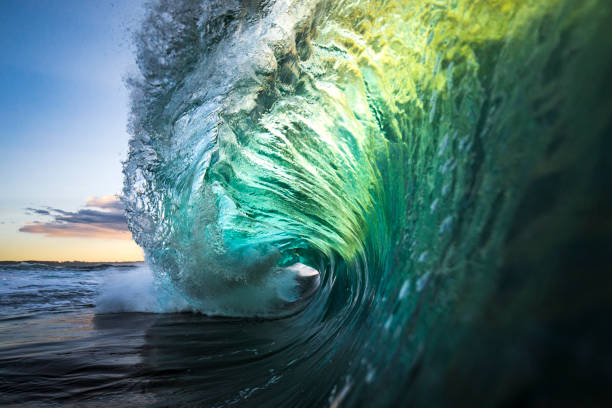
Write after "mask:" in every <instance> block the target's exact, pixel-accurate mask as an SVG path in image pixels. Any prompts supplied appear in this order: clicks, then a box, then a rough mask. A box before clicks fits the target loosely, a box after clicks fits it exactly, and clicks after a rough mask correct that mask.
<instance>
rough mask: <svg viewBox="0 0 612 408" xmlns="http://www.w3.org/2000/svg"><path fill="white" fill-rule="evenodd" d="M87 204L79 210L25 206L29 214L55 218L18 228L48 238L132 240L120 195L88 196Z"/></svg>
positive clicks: (33, 222)
mask: <svg viewBox="0 0 612 408" xmlns="http://www.w3.org/2000/svg"><path fill="white" fill-rule="evenodd" d="M85 207H87V208H84V209H81V210H78V211H65V210H62V209H59V208H52V207H45V208H26V209H25V210H26V212H27V213H29V214H33V215H42V216H47V217H52V220H51V221H47V222H42V221H32V222H30V223H28V224H26V225H24V226H23V227H21V228H19V231H20V232H27V233H31V234H43V235H45V236H47V237H78V238H110V239H128V240H129V239H132V235H131V233H130V231H129V230H128V227H127V221H126V219H125V215H124V208H125V207H124V205H123V203H122V202H121V199H120V198H119V197H118V196H116V195H107V196H102V197H89V199H88V200H87V202H86V203H85Z"/></svg>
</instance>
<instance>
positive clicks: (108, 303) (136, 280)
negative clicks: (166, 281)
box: [96, 265, 191, 314]
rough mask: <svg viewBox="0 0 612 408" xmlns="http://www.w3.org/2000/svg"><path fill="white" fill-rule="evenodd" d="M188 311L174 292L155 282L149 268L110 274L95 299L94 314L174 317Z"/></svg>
mask: <svg viewBox="0 0 612 408" xmlns="http://www.w3.org/2000/svg"><path fill="white" fill-rule="evenodd" d="M188 310H191V307H190V306H189V304H188V303H187V302H186V301H185V300H184V299H183V298H181V297H180V295H178V294H177V293H176V292H175V291H170V290H168V289H167V288H164V287H163V285H161V284H160V283H159V282H156V281H155V278H154V276H153V272H152V271H151V269H150V268H149V267H148V266H144V265H143V266H139V267H137V268H135V269H129V270H127V271H125V270H120V269H116V270H109V273H108V275H107V276H106V277H105V279H104V281H103V283H102V285H101V288H100V292H99V295H98V297H97V298H96V313H100V314H103V313H121V312H147V313H177V312H182V311H188Z"/></svg>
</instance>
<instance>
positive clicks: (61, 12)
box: [0, 0, 143, 261]
mask: <svg viewBox="0 0 612 408" xmlns="http://www.w3.org/2000/svg"><path fill="white" fill-rule="evenodd" d="M142 14H143V7H142V1H141V0H117V1H107V0H4V1H3V6H2V13H1V14H0V50H1V53H0V90H1V92H0V155H1V156H0V157H1V160H0V192H1V194H0V260H60V261H65V260H80V261H128V260H129V261H134V260H140V259H142V251H141V250H140V248H138V246H137V245H136V244H135V243H134V242H133V240H132V239H131V234H130V233H129V231H128V230H127V226H126V224H125V218H124V216H123V208H122V205H121V202H120V201H119V199H118V197H117V195H118V194H120V193H121V189H122V184H123V176H122V173H121V162H122V161H123V160H125V158H126V154H127V145H128V140H129V135H128V133H127V130H126V127H127V117H128V111H129V101H128V91H127V89H126V87H125V85H124V78H125V77H126V75H127V74H128V73H130V72H134V71H135V69H136V68H135V64H134V54H133V47H132V42H131V38H132V34H131V33H132V31H133V30H134V29H136V28H137V27H138V21H139V20H140V19H141V16H142Z"/></svg>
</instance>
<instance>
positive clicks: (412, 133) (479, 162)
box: [124, 0, 612, 406]
mask: <svg viewBox="0 0 612 408" xmlns="http://www.w3.org/2000/svg"><path fill="white" fill-rule="evenodd" d="M610 8H611V6H610V4H608V2H605V1H586V0H585V1H564V0H556V1H546V2H531V1H521V0H515V1H501V0H499V1H494V0H491V1H461V0H454V1H410V0H405V1H399V0H398V1H392V0H389V1H382V0H381V1H352V2H350V1H337V2H327V1H314V0H312V1H276V2H274V1H261V2H258V1H254V2H238V1H236V2H214V1H213V2H194V1H182V2H178V3H176V2H167V1H161V2H156V3H154V4H153V5H151V8H150V12H149V17H148V18H147V19H146V21H145V22H144V24H143V27H142V28H141V30H140V32H139V34H138V35H137V46H138V55H137V62H138V64H139V68H140V75H139V76H136V77H133V78H132V79H131V80H130V86H131V89H132V117H131V123H130V128H131V132H132V135H133V138H132V140H131V142H130V153H129V158H128V160H127V161H126V163H125V168H124V173H125V189H124V196H125V203H126V206H127V215H128V222H129V226H130V229H131V230H132V232H133V235H134V238H135V240H136V241H137V242H138V244H139V245H141V246H142V247H143V248H144V250H145V253H146V258H147V262H148V263H149V265H150V266H151V268H152V269H153V270H154V272H155V276H156V284H157V285H158V286H159V288H160V293H162V295H160V298H159V302H160V304H163V303H164V302H166V301H167V299H165V297H168V298H174V297H176V296H179V297H181V298H182V299H183V300H184V301H186V302H187V303H188V304H189V308H190V309H192V310H196V311H199V312H201V313H203V314H205V315H212V316H229V317H247V318H281V317H287V316H290V318H289V319H290V320H284V321H282V320H281V322H284V323H278V324H280V325H286V327H284V328H283V331H282V332H284V333H286V335H287V336H288V337H289V338H294V339H298V338H299V339H300V340H299V344H294V343H291V344H293V345H292V346H287V351H284V349H283V348H273V351H270V352H269V354H270V355H269V360H266V362H267V363H266V364H265V365H264V366H265V369H266V370H270V369H272V370H273V375H272V374H270V375H271V376H270V378H268V377H267V376H266V378H268V380H270V379H274V378H276V380H275V381H272V380H270V381H272V382H270V383H268V382H266V383H265V384H263V383H262V384H259V385H257V384H258V383H257V381H255V380H253V381H254V383H253V384H250V385H249V386H248V387H247V388H248V389H249V390H253V389H255V388H257V389H262V390H263V389H265V390H271V391H270V392H272V393H273V395H276V397H277V398H278V401H283V402H284V403H288V402H289V401H291V402H292V404H293V405H292V406H312V405H315V406H318V405H324V404H329V405H330V406H338V404H340V403H342V404H347V405H363V406H376V405H380V406H392V405H394V404H397V403H399V402H406V403H407V402H411V403H413V404H417V405H418V404H424V403H425V402H426V401H430V402H431V403H432V404H433V405H437V404H442V405H444V404H445V403H449V401H450V402H453V401H454V402H465V401H477V400H478V398H479V397H478V396H479V395H480V398H482V400H481V402H484V403H486V404H490V405H495V404H499V403H501V402H508V401H522V400H521V399H520V398H522V397H521V396H523V394H521V393H526V394H525V395H527V396H528V397H525V398H528V400H529V398H535V397H534V395H536V396H537V395H540V394H538V392H542V393H544V394H542V395H544V397H542V398H544V401H549V400H550V399H546V398H548V397H549V394H550V395H555V393H554V392H552V391H550V390H549V389H548V388H546V387H545V386H541V385H542V384H549V383H550V384H549V388H550V389H551V390H557V388H555V387H557V386H558V389H565V390H566V391H565V392H566V393H567V392H569V391H568V390H569V388H564V387H562V386H561V385H560V384H565V380H564V379H561V378H557V377H555V376H554V375H552V374H551V375H550V376H549V370H550V371H551V372H552V371H554V370H553V367H556V365H555V364H553V362H555V361H556V359H557V358H560V356H561V355H562V354H563V351H564V350H568V349H569V350H573V344H574V342H573V340H571V339H574V340H575V341H576V342H578V340H577V339H575V338H574V337H572V336H577V334H576V333H578V332H580V330H578V329H576V331H574V330H571V329H570V328H571V327H573V326H572V325H574V324H575V325H577V326H578V323H576V322H577V321H585V322H586V321H588V319H586V316H590V317H591V318H593V319H597V318H598V317H597V316H599V315H598V314H597V313H595V312H594V310H597V311H599V312H601V310H602V308H603V306H602V305H603V304H605V299H607V295H606V293H607V292H605V291H604V289H603V288H606V287H607V286H608V285H606V284H604V282H607V280H605V279H608V280H609V278H601V279H602V280H601V281H600V282H601V285H599V287H601V289H596V288H595V287H597V286H598V285H593V284H592V283H593V281H597V280H598V279H594V278H593V280H591V278H589V277H588V276H590V275H589V272H584V271H596V272H593V273H602V272H601V271H603V270H605V269H606V265H608V266H609V263H606V262H605V261H604V259H605V257H604V256H603V254H605V252H606V250H605V248H604V246H605V244H603V243H606V242H608V238H609V237H610V226H609V225H610V224H609V221H608V220H609V217H608V215H607V213H606V212H605V209H609V204H610V200H609V193H608V191H609V188H608V181H607V176H606V175H607V174H609V170H610V162H609V159H607V158H606V152H608V151H610V150H609V148H610V143H609V140H610V126H611V124H610V118H611V113H612V104H611V101H612V98H611V97H610V95H611V93H610V92H612V90H611V88H610V85H609V81H608V80H607V79H608V74H609V73H610V72H612V71H611V66H612V65H611V62H612V61H611V56H612V54H611V53H610V50H612V43H611V42H612V32H611V31H610V26H611V25H610V22H612V19H611V12H612V11H611V9H610ZM578 271H583V274H581V275H580V274H578ZM597 276H599V275H597ZM587 289H588V290H587ZM591 289H592V290H591ZM587 292H588V293H591V294H593V293H595V295H593V296H590V295H589V296H587V295H586V293H587ZM163 294H165V295H163ZM568 299H572V300H568ZM585 299H589V300H588V301H587V300H585ZM598 302H599V303H598ZM591 313H595V314H591ZM577 316H582V317H580V318H578V317H577ZM551 321H555V322H557V323H559V324H560V325H561V326H555V325H550V324H549V323H550V322H551ZM288 322H289V323H288ZM270 324H273V323H270V322H269V321H268V322H267V323H262V326H260V328H259V329H258V328H257V325H255V326H254V327H253V328H252V331H249V333H251V334H252V333H260V332H258V330H267V329H266V327H268V325H270ZM564 324H566V325H567V327H566V326H564ZM585 324H587V323H585ZM592 324H594V325H595V326H597V324H595V323H592ZM213 326H214V325H213ZM275 327H276V326H275ZM597 327H599V326H597ZM211 330H214V329H213V328H211ZM539 330H540V331H541V333H540V332H539ZM566 331H567V333H566ZM536 332H537V333H539V334H537V333H536ZM560 332H563V333H566V334H565V335H564V337H563V336H562V337H563V338H567V339H570V340H568V343H567V344H565V345H560V346H559V347H558V348H555V347H552V349H551V350H553V351H551V352H550V353H551V354H547V353H549V352H544V351H542V350H543V349H544V348H543V347H542V346H540V345H539V344H540V343H539V342H543V343H544V344H549V341H550V340H551V339H555V338H557V337H558V336H557V335H558V334H559V333H560ZM568 333H569V334H568ZM571 333H574V334H571ZM276 335H280V334H276ZM245 336H246V337H245V344H242V345H241V346H240V347H242V348H248V347H249V344H248V339H249V338H250V337H249V336H248V335H245ZM255 337H257V336H255ZM508 338H513V339H515V340H516V344H515V343H512V344H513V345H512V347H511V345H510V344H508V343H507V339H508ZM600 338H601V337H600V336H596V337H594V338H593V339H591V340H584V341H586V342H587V346H585V347H587V348H589V347H595V345H598V344H599V343H598V341H599V339H600ZM296 341H297V340H296ZM589 341H590V343H589ZM279 344H284V343H283V341H281V340H279ZM514 344H515V345H514ZM513 347H514V348H513ZM255 348H256V347H255ZM531 349H533V350H535V351H534V355H535V356H532V355H530V354H529V353H528V350H531ZM289 350H290V352H289ZM458 350H459V351H458ZM511 350H514V351H515V354H514V357H512V356H513V354H512V352H511ZM555 350H557V351H555ZM479 351H480V352H481V354H480V355H479ZM556 352H558V354H555V353H556ZM566 354H567V353H566ZM514 358H516V359H519V360H520V359H523V360H524V359H527V360H530V361H532V362H533V364H532V366H530V367H528V368H525V367H523V366H521V365H520V364H519V363H516V362H514ZM567 358H568V359H569V360H568V361H573V360H571V359H572V358H574V359H575V360H576V362H575V365H576V367H582V366H581V365H580V364H579V362H578V360H579V357H577V354H576V356H574V357H572V354H571V353H569V357H567ZM216 361H217V364H218V365H216V366H215V367H216V368H215V369H219V368H220V367H222V366H223V359H218V360H216ZM489 361H492V362H491V363H489ZM567 364H570V362H568V363H567ZM504 367H505V368H504ZM243 369H244V370H245V372H247V373H248V374H249V376H248V377H249V378H251V377H254V378H256V377H258V376H260V375H262V376H263V374H262V372H260V371H258V370H261V369H262V366H259V365H256V366H253V367H251V366H249V365H248V364H246V365H245V366H244V367H243ZM320 372H325V373H326V374H325V375H322V376H321V377H320V378H316V376H317V375H319V374H318V373H320ZM577 372H581V371H580V370H578V371H577ZM466 376H472V377H473V378H474V381H473V382H470V381H468V379H467V377H466ZM277 377H278V378H277ZM518 377H521V378H524V381H518V380H517V379H516V378H518ZM225 378H226V380H227V381H235V382H236V384H241V385H244V384H242V383H241V380H240V379H239V378H230V377H225ZM544 378H548V380H546V381H548V382H546V381H545V380H544ZM323 379H324V380H323ZM277 383H278V384H277ZM453 383H455V384H456V385H453ZM568 383H573V384H579V385H580V384H582V383H581V382H580V381H569V380H568ZM492 384H494V385H495V386H493V385H492ZM551 384H552V385H551ZM244 386H245V387H246V385H244ZM580 386H584V384H582V385H580ZM522 387H523V388H522ZM529 387H533V390H532V389H531V388H529ZM381 389H384V390H385V392H384V393H381V394H380V395H377V396H376V397H375V398H373V397H372V396H371V395H370V396H368V395H369V394H368V393H371V392H374V391H373V390H378V392H379V391H380V390H381ZM462 389H464V390H465V393H464V392H462V391H461V390H462ZM287 390H292V391H287ZM442 390H445V392H441V391H442ZM525 390H527V391H525ZM534 390H535V391H534ZM542 390H544V391H542ZM547 390H548V391H547ZM266 392H267V391H266ZM296 392H298V393H302V394H299V395H301V397H300V398H297V397H296V396H295V395H296V394H295V393H296ZM311 393H313V395H312V396H311ZM247 394H248V395H247V396H250V395H251V394H249V392H247ZM260 394H265V392H263V391H262V393H260ZM265 395H268V397H257V398H260V399H259V400H258V401H259V402H260V403H261V402H262V401H268V402H269V401H273V400H274V399H273V398H272V399H270V398H271V397H270V395H269V394H265ZM290 395H291V397H289V396H290ZM306 395H308V396H306ZM572 395H573V394H572ZM529 396H530V397H529ZM266 398H267V399H266ZM513 398H514V399H513ZM246 399H247V398H244V400H246ZM552 400H554V398H553V399H552ZM249 401H251V400H249ZM325 401H326V402H325ZM226 403H227V401H226ZM230 405H231V404H230Z"/></svg>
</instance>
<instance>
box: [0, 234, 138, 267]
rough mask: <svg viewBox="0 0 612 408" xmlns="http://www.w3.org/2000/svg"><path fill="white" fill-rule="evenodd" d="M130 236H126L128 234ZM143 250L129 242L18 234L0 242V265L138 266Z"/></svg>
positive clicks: (0, 239)
mask: <svg viewBox="0 0 612 408" xmlns="http://www.w3.org/2000/svg"><path fill="white" fill-rule="evenodd" d="M128 234H129V233H128ZM142 260H144V255H143V252H142V249H141V248H140V247H139V246H138V245H136V243H135V242H134V241H133V240H131V239H106V238H77V237H65V238H48V237H45V236H43V235H38V234H19V235H18V236H13V237H10V238H5V237H2V238H0V261H58V262H64V261H82V262H137V261H142Z"/></svg>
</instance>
